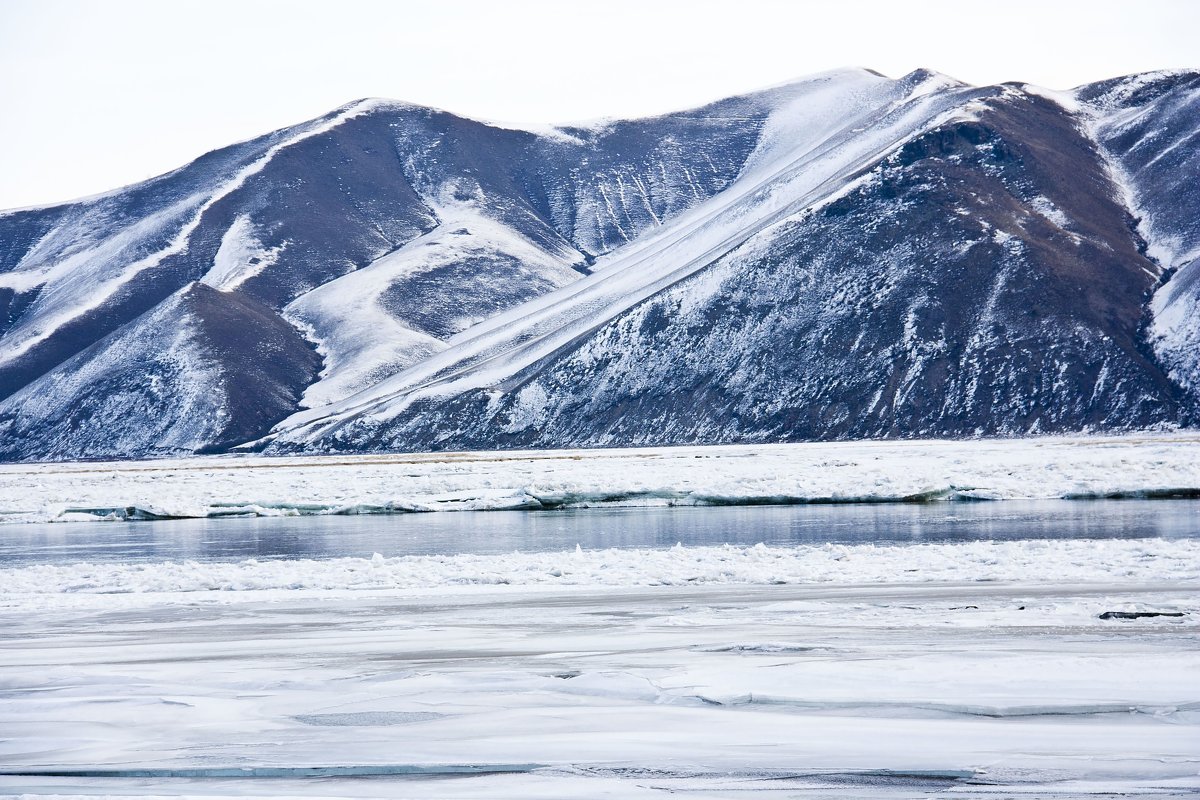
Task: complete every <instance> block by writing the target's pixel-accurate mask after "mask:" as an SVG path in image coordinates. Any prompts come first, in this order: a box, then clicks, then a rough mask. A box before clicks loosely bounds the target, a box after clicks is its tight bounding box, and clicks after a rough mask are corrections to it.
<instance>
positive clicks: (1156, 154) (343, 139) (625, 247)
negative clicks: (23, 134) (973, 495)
mask: <svg viewBox="0 0 1200 800" xmlns="http://www.w3.org/2000/svg"><path fill="white" fill-rule="evenodd" d="M1198 419H1200V72H1188V71H1172V72H1158V73H1148V74H1143V75H1134V76H1129V77H1125V78H1118V79H1114V80H1108V81H1103V82H1100V83H1095V84H1089V85H1087V86H1083V87H1080V88H1078V89H1076V90H1073V91H1070V92H1050V91H1046V90H1042V89H1038V88H1036V87H1032V86H1028V85H1024V84H1004V85H1001V86H992V87H983V88H980V87H973V86H968V85H965V84H962V83H960V82H958V81H955V80H953V79H950V78H948V77H945V76H942V75H938V74H936V73H931V72H928V71H924V70H921V71H918V72H915V73H913V74H911V75H907V76H905V77H903V78H900V79H890V78H886V77H884V76H881V75H878V74H877V73H874V72H870V71H867V70H839V71H836V72H831V73H825V74H821V75H817V76H814V77H811V78H807V79H803V80H800V81H796V82H793V83H790V84H786V85H783V86H780V87H776V88H773V89H768V90H765V91H761V92H757V93H753V94H749V95H745V96H741V97H734V98H730V99H727V100H722V101H719V102H716V103H713V104H711V105H708V106H704V107H702V108H697V109H692V110H688V111H684V112H679V113H673V114H667V115H664V116H661V117H655V118H650V119H639V120H628V121H605V122H600V123H594V124H588V125H579V126H562V127H555V128H543V129H537V130H521V129H515V128H507V127H498V126H495V125H490V124H486V123H483V122H477V121H473V120H469V119H464V118H461V117H457V116H454V115H452V114H449V113H446V112H443V111H438V110H434V109H429V108H423V107H419V106H413V105H408V104H404V103H397V102H391V101H382V100H365V101H359V102H356V103H352V104H349V105H347V106H344V107H343V108H340V109H338V110H336V111H334V112H333V113H331V114H329V115H327V116H325V117H322V118H320V119H317V120H313V121H310V122H307V123H304V124H301V125H298V126H295V127H292V128H288V129H285V130H280V131H276V132H274V133H271V134H268V135H266V136H263V137H260V138H258V139H254V140H251V141H248V142H244V143H241V144H237V145H234V146H231V147H227V148H225V149H223V150H218V151H215V152H213V153H209V154H208V155H206V156H203V157H201V158H200V159H198V160H196V161H194V162H192V163H191V164H188V165H186V166H184V167H182V168H180V169H178V170H176V171H174V172H172V173H169V174H167V175H163V176H161V177H158V178H154V179H152V180H149V181H146V182H145V183H141V184H137V185H134V186H130V187H126V188H124V189H120V190H118V191H115V192H112V193H109V194H106V195H103V196H99V197H95V198H88V199H85V200H80V201H76V202H72V203H65V204H63V205H60V206H55V207H49V208H38V209H23V210H17V211H9V212H0V459H4V460H62V459H81V458H138V457H151V456H164V455H178V454H187V453H195V452H219V451H224V450H229V449H233V448H238V449H246V450H262V451H265V452H268V453H292V452H311V453H326V452H369V451H382V450H448V449H480V448H482V449H493V448H529V447H598V446H624V445H656V444H678V443H727V442H787V441H802V440H831V439H857V438H883V437H891V438H896V437H975V436H996V435H999V436H1010V435H1024V434H1033V433H1052V432H1079V431H1095V432H1102V431H1114V432H1115V431H1130V430H1139V429H1158V428H1170V427H1180V426H1184V427H1187V426H1192V425H1195V424H1196V422H1197V421H1198Z"/></svg>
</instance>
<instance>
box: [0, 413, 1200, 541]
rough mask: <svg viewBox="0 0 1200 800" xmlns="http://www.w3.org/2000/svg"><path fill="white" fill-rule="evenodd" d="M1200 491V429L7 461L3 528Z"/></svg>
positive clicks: (0, 478)
mask: <svg viewBox="0 0 1200 800" xmlns="http://www.w3.org/2000/svg"><path fill="white" fill-rule="evenodd" d="M1157 496H1200V434H1198V433H1196V432H1178V433H1163V434H1141V435H1130V436H1114V437H1107V436H1104V437H1102V436H1080V437H1046V438H1030V439H1012V440H972V441H871V442H838V443H812V444H773V445H729V446H713V447H663V448H642V449H630V450H557V451H525V452H480V453H430V454H397V455H363V456H308V457H289V458H264V457H260V456H249V455H247V456H211V457H196V458H183V459H166V460H159V461H127V462H97V463H56V464H8V465H3V466H0V523H3V522H49V521H55V522H68V521H95V520H119V519H152V518H172V517H180V518H203V517H220V516H237V515H243V516H245V515H258V516H277V515H306V514H359V513H404V512H425V511H465V510H509V509H546V508H564V507H567V508H584V507H592V506H613V505H623V506H662V505H755V504H769V503H778V504H784V503H852V502H932V501H938V500H1008V499H1050V498H1065V499H1080V498H1103V497H1157Z"/></svg>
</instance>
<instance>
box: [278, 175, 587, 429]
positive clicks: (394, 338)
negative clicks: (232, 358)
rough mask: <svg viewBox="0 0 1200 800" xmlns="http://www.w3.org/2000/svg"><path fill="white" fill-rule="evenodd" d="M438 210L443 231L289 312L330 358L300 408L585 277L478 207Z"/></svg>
mask: <svg viewBox="0 0 1200 800" xmlns="http://www.w3.org/2000/svg"><path fill="white" fill-rule="evenodd" d="M442 201H443V202H441V203H431V204H430V205H431V207H432V208H434V209H435V214H436V216H437V218H438V221H439V224H438V227H436V228H435V229H434V230H432V231H430V232H429V233H427V234H424V235H422V236H419V237H417V238H416V239H413V240H412V241H410V242H408V243H406V244H405V245H404V246H402V247H401V248H399V249H398V250H396V251H394V252H392V253H389V254H388V255H386V256H384V257H383V258H380V259H379V260H377V261H375V262H374V263H372V264H371V265H369V266H367V267H364V268H363V269H360V270H358V271H356V272H352V273H350V274H348V275H345V276H343V277H341V278H338V279H337V280H334V281H330V282H329V283H327V284H325V285H323V286H320V287H318V288H316V289H314V290H312V291H311V292H309V293H307V294H305V295H303V296H301V297H300V298H299V299H297V300H295V301H293V302H292V303H291V304H290V305H288V306H287V307H286V308H285V309H284V313H285V315H286V316H287V317H288V318H289V319H292V320H294V321H295V322H296V323H297V324H298V325H300V326H301V327H302V328H304V330H306V331H307V332H308V334H309V336H310V338H312V339H314V340H316V341H318V342H319V343H320V352H321V354H322V356H324V358H325V369H324V371H323V372H322V374H321V379H320V380H319V381H318V382H317V383H314V384H313V385H312V386H310V387H309V388H308V391H307V392H306V393H305V395H304V400H303V404H304V405H305V406H309V407H320V406H323V405H326V404H329V403H333V402H337V401H340V400H342V399H344V398H345V397H347V396H349V395H351V394H354V393H355V392H357V391H360V390H362V389H364V388H367V387H369V386H372V385H374V384H375V383H377V382H379V381H380V380H383V379H384V378H387V377H389V376H391V375H394V374H396V373H397V372H400V371H401V370H403V369H404V368H406V367H409V366H411V365H412V364H415V363H417V362H419V361H423V360H425V359H427V358H429V357H430V356H432V355H433V354H435V353H438V352H440V351H442V350H444V349H445V347H446V345H445V343H444V341H443V338H444V337H445V335H446V334H448V333H457V332H458V331H460V330H462V329H464V328H467V327H469V326H470V325H471V324H473V323H475V322H478V321H479V320H481V319H486V318H488V317H490V316H493V315H494V314H495V313H496V311H497V310H498V309H501V308H505V307H507V306H508V305H511V304H513V303H516V302H519V301H521V300H523V299H526V298H528V297H532V296H534V295H537V294H540V293H542V292H545V291H548V290H550V289H554V288H558V287H561V286H565V285H567V284H569V283H572V282H573V281H575V280H577V279H578V278H579V273H578V272H577V271H576V270H575V269H574V268H573V267H572V264H573V263H574V264H579V263H582V256H581V255H580V254H579V253H574V256H575V259H573V260H568V259H567V258H564V255H567V254H563V253H559V252H549V251H547V250H546V249H544V248H542V247H541V246H539V245H538V244H535V243H534V242H532V241H530V240H529V239H527V238H526V237H525V236H523V235H521V234H520V233H519V232H518V231H516V230H514V229H513V228H511V227H509V226H507V225H504V224H503V223H500V222H497V221H495V220H493V219H490V218H489V217H488V216H486V215H485V214H484V213H482V211H481V210H480V209H479V208H478V207H476V206H475V205H474V204H469V203H464V202H454V203H451V202H447V198H442Z"/></svg>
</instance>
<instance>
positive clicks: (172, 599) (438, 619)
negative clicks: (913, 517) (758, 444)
mask: <svg viewBox="0 0 1200 800" xmlns="http://www.w3.org/2000/svg"><path fill="white" fill-rule="evenodd" d="M226 524H228V525H231V526H237V525H238V524H239V523H236V522H229V523H226ZM431 565H432V566H431ZM89 570H90V571H89ZM356 575H358V576H360V577H355V576H356ZM214 576H219V577H214ZM263 576H267V577H265V578H264V577H263ZM314 576H315V577H314ZM361 576H366V577H365V578H364V577H361ZM488 576H492V577H493V578H494V579H491V580H489V579H487V578H488ZM563 578H566V579H565V580H564V579H563ZM481 583H486V584H491V585H479V584H481ZM1197 589H1200V541H1197V540H1196V539H1190V538H1184V539H1174V540H1165V539H1135V540H1066V541H1051V540H1034V541H1024V542H1004V543H990V542H975V543H964V544H917V545H894V546H887V547H876V546H872V545H856V546H848V547H847V546H838V547H833V546H830V547H822V546H810V547H783V548H780V547H770V548H768V547H757V546H756V547H744V548H733V547H684V546H677V547H673V548H666V549H659V550H626V551H621V550H605V551H588V550H582V549H580V550H575V551H570V550H569V551H566V552H561V553H552V554H506V555H495V556H481V555H473V556H460V557H458V558H457V560H455V559H442V560H441V561H439V560H438V559H428V558H426V557H406V558H385V557H383V556H376V557H373V558H362V559H333V560H330V561H327V562H311V561H310V562H304V561H275V562H270V564H265V563H264V564H258V563H256V562H253V561H248V562H240V563H235V564H213V563H206V564H194V563H193V564H188V563H169V564H157V565H155V564H148V565H139V566H137V567H128V566H127V567H122V566H120V565H117V566H110V567H106V568H104V569H100V568H89V566H88V565H79V564H75V565H70V564H68V565H59V566H57V567H49V566H46V565H41V566H33V567H21V568H12V569H4V570H0V794H6V795H12V796H47V795H77V796H78V795H102V796H107V797H123V796H130V797H132V796H147V795H149V796H191V797H199V796H323V797H489V798H568V797H620V798H643V797H658V796H665V795H667V794H668V793H679V794H683V795H684V796H690V797H743V796H747V795H752V794H754V795H756V796H758V795H761V796H769V797H805V798H810V797H816V798H834V797H838V798H844V797H871V798H918V797H929V796H935V795H938V796H947V797H982V798H997V797H1047V798H1049V797H1053V798H1082V797H1107V796H1113V795H1118V794H1119V795H1121V796H1145V797H1184V796H1194V794H1195V793H1196V792H1200V647H1198V646H1197V645H1198V644H1200V638H1198V636H1197V634H1198V633H1200V627H1198V625H1197V620H1198V619H1200V593H1198V592H1197ZM214 590H217V591H214ZM1110 611H1117V612H1127V613H1133V612H1141V613H1144V614H1158V615H1159V616H1143V617H1136V618H1128V619H1121V618H1112V615H1106V612H1110Z"/></svg>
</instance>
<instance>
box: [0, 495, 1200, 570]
mask: <svg viewBox="0 0 1200 800" xmlns="http://www.w3.org/2000/svg"><path fill="white" fill-rule="evenodd" d="M1196 536H1200V501H1198V500H1107V501H1101V500H1097V501H1089V502H1082V503H1065V502H1060V501H1009V502H1004V503H929V504H900V503H894V504H861V505H837V506H828V505H802V506H717V507H709V508H686V507H685V508H663V507H657V508H654V507H652V508H614V509H609V508H599V509H582V510H560V511H504V512H463V513H460V514H402V515H391V516H379V515H371V516H312V517H250V518H219V519H184V520H162V521H146V522H137V523H117V524H108V525H63V524H58V523H18V524H10V525H6V526H4V527H3V528H0V567H12V566H20V565H25V564H49V563H70V562H76V561H121V562H126V563H140V562H153V561H166V560H172V561H178V560H193V561H202V562H205V561H232V560H239V559H247V558H255V559H296V558H302V559H321V558H338V557H355V556H359V557H362V556H366V557H370V556H371V555H372V554H374V553H381V554H383V555H385V556H412V555H434V554H444V555H453V554H458V553H476V554H485V555H486V554H501V553H511V552H513V551H522V552H549V551H555V550H564V549H574V548H575V546H576V545H580V546H581V547H583V548H585V549H588V550H594V549H601V548H611V547H619V548H628V547H638V548H647V547H648V548H656V547H658V548H661V547H671V546H672V545H675V544H676V543H680V542H682V543H683V544H685V545H721V544H726V543H729V544H736V545H754V544H758V543H759V542H763V543H765V544H768V545H772V546H784V545H800V544H806V545H812V544H823V543H826V542H833V543H837V544H865V543H872V542H873V543H877V544H881V543H901V544H903V543H909V544H915V543H920V542H965V541H979V540H997V541H1015V540H1021V539H1115V538H1125V539H1132V538H1147V537H1163V538H1171V539H1173V538H1187V537H1196Z"/></svg>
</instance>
